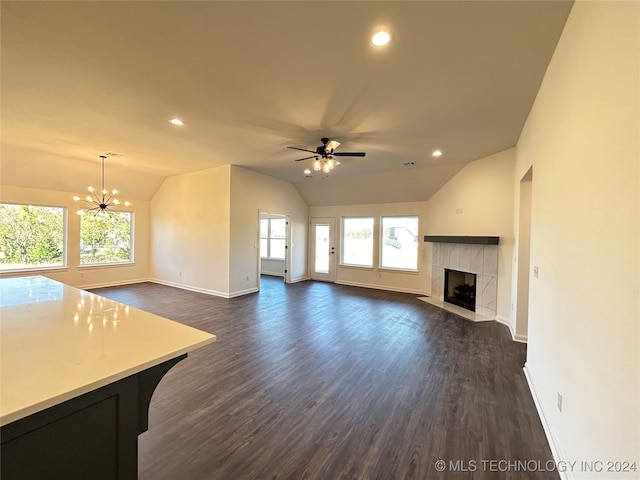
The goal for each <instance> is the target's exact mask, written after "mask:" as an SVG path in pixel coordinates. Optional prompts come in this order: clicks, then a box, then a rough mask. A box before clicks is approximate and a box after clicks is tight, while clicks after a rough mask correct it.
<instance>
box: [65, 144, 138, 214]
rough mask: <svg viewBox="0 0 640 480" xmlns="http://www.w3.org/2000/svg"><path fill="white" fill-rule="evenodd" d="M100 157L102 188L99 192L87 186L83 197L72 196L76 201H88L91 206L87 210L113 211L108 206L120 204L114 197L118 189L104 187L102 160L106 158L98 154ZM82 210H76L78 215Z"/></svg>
mask: <svg viewBox="0 0 640 480" xmlns="http://www.w3.org/2000/svg"><path fill="white" fill-rule="evenodd" d="M100 158H101V159H102V189H101V190H100V192H98V193H96V190H95V189H94V188H93V187H89V188H88V190H89V194H90V195H87V196H86V197H85V198H80V197H79V196H78V195H76V196H74V197H73V199H74V200H75V201H76V202H79V201H83V202H86V203H89V204H90V205H91V207H92V208H90V209H89V210H87V211H88V212H94V213H107V214H111V213H113V210H112V209H111V208H110V207H111V206H112V205H121V203H120V201H119V200H118V199H117V198H115V197H114V195H115V194H116V193H118V191H117V190H116V189H113V190H111V192H109V191H108V190H106V189H105V188H104V161H105V160H106V158H107V156H106V155H100ZM122 205H124V206H126V207H128V206H129V205H131V203H129V202H124V203H123V204H122ZM83 212H84V210H78V215H82V213H83Z"/></svg>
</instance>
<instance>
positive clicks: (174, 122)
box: [169, 118, 184, 125]
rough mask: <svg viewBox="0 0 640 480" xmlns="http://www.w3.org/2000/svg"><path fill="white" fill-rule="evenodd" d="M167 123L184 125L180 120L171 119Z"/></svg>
mask: <svg viewBox="0 0 640 480" xmlns="http://www.w3.org/2000/svg"><path fill="white" fill-rule="evenodd" d="M169 121H170V122H171V123H173V124H174V125H184V122H183V121H182V120H180V119H179V118H172V119H171V120H169Z"/></svg>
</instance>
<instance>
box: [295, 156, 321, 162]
mask: <svg viewBox="0 0 640 480" xmlns="http://www.w3.org/2000/svg"><path fill="white" fill-rule="evenodd" d="M317 156H318V154H316V155H311V156H310V157H304V158H299V159H297V160H294V162H301V161H302V160H309V159H310V158H316V157H317Z"/></svg>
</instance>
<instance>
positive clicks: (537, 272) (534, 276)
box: [533, 265, 540, 278]
mask: <svg viewBox="0 0 640 480" xmlns="http://www.w3.org/2000/svg"><path fill="white" fill-rule="evenodd" d="M539 273H540V269H539V268H538V266H537V265H534V266H533V278H538V274H539Z"/></svg>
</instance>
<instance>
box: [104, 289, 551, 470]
mask: <svg viewBox="0 0 640 480" xmlns="http://www.w3.org/2000/svg"><path fill="white" fill-rule="evenodd" d="M94 292H95V293H98V294H100V295H104V296H106V297H109V298H112V299H115V300H118V301H120V302H123V303H126V304H129V305H132V306H135V307H137V308H140V309H142V310H146V311H149V312H153V313H156V314H158V315H161V316H164V317H167V318H170V319H172V320H175V321H178V322H181V323H184V324H187V325H191V326H193V327H196V328H199V329H202V330H205V331H208V332H211V333H214V334H216V335H217V336H218V341H217V342H216V343H213V344H211V345H208V346H206V347H204V348H202V349H200V350H197V351H195V352H193V353H192V354H190V355H189V357H188V358H187V359H186V360H184V361H182V362H181V363H179V364H178V365H176V366H175V367H174V368H173V369H172V370H171V371H170V372H169V373H168V374H167V375H166V376H165V378H164V379H163V380H162V382H160V385H159V387H158V389H157V390H156V392H155V394H154V397H153V400H152V402H151V410H150V422H149V426H150V428H149V431H147V432H146V433H144V434H142V435H141V436H140V437H139V446H140V453H139V471H140V479H141V480H163V479H166V480H200V479H202V480H204V479H211V480H214V479H215V480H267V479H318V480H319V479H322V480H341V479H345V480H346V479H359V480H375V479H380V480H383V479H384V480H391V479H395V480H399V479H438V480H444V479H456V480H457V479H488V478H491V479H496V478H499V479H505V480H507V479H519V480H524V479H536V480H547V479H553V480H557V479H558V478H559V477H558V475H557V474H556V473H555V472H548V471H546V472H545V471H540V469H538V468H536V467H535V466H532V465H534V463H533V462H531V461H535V462H539V465H541V466H542V467H543V469H544V470H547V469H546V468H544V467H545V465H546V462H547V461H549V460H551V458H552V457H551V453H550V450H549V447H548V444H547V441H546V438H545V436H544V433H543V429H542V425H541V424H540V420H539V418H538V416H537V413H536V410H535V406H534V403H533V400H532V398H531V395H530V393H529V390H528V387H527V383H526V380H525V378H524V375H523V372H522V366H523V363H524V361H525V348H526V347H525V346H524V345H522V344H517V343H514V342H512V341H511V339H510V336H509V333H508V330H507V328H506V327H505V326H503V325H500V324H498V323H496V322H487V323H480V324H474V323H471V322H469V321H467V320H464V319H461V318H460V317H457V316H455V315H453V314H449V313H447V312H445V311H443V310H440V309H438V308H437V307H434V306H431V305H429V304H426V303H424V302H421V301H419V300H417V298H416V297H415V295H409V294H402V293H394V292H385V291H379V290H369V289H363V288H356V287H347V286H340V285H334V284H327V283H321V282H303V283H298V284H294V285H284V284H283V283H282V282H281V281H280V280H279V279H275V278H269V277H264V278H263V279H262V282H261V291H260V292H259V293H256V294H252V295H247V296H243V297H238V298H234V299H230V300H227V299H222V298H216V297H212V296H208V295H204V294H199V293H194V292H188V291H184V290H179V289H175V288H171V287H166V286H162V285H155V284H150V283H147V284H138V285H130V286H124V287H114V288H104V289H98V290H94ZM437 460H444V461H445V466H446V468H445V471H444V472H438V471H437V469H436V461H437ZM483 460H484V461H485V462H484V463H483ZM490 460H493V461H495V462H497V461H500V460H502V461H511V462H514V461H516V460H522V461H530V462H529V463H528V465H529V467H527V468H526V469H523V468H522V467H517V466H516V467H508V466H507V464H505V463H501V464H498V463H495V464H490V463H487V462H488V461H490ZM456 462H457V463H456ZM474 462H475V463H474ZM500 465H502V467H500ZM474 466H475V468H474ZM452 467H456V468H458V469H461V468H466V469H467V470H475V472H472V471H466V472H460V471H458V472H453V471H451V470H452ZM500 468H502V469H503V470H508V471H506V472H497V471H496V470H497V469H500ZM518 470H519V471H518ZM524 470H538V471H524Z"/></svg>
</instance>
